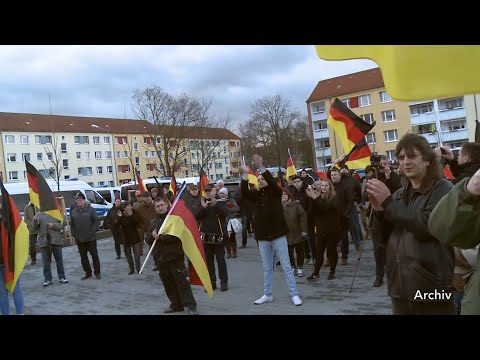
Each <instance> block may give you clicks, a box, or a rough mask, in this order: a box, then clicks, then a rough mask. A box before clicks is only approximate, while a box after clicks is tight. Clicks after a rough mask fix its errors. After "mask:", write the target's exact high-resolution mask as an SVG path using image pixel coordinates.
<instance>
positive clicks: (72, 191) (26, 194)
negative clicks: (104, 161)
mask: <svg viewBox="0 0 480 360" xmlns="http://www.w3.org/2000/svg"><path fill="white" fill-rule="evenodd" d="M46 181H47V184H48V185H49V186H50V189H51V190H52V191H53V193H54V194H55V196H57V197H60V196H63V199H64V200H65V207H66V210H67V216H68V217H70V207H71V206H72V205H73V204H74V203H75V195H76V194H77V193H79V192H81V193H82V194H83V195H85V198H86V199H87V201H88V202H90V205H91V206H92V208H94V209H95V210H96V212H97V214H98V217H99V218H100V220H103V218H104V217H105V215H106V214H107V212H108V210H109V209H111V208H112V206H113V205H112V204H111V203H109V202H107V201H106V200H105V199H104V198H103V197H102V195H100V194H99V193H98V192H97V191H96V190H95V189H94V188H92V187H91V186H90V185H88V184H87V183H86V182H84V181H74V180H60V184H59V185H60V191H58V185H57V182H56V181H55V180H51V179H49V180H46ZM4 186H5V189H6V190H7V191H8V193H9V194H10V196H11V198H12V200H13V201H14V203H15V205H16V206H17V209H18V211H19V212H20V214H21V215H22V216H23V210H24V209H25V206H27V204H28V202H29V201H30V190H29V187H28V182H23V183H5V184H4ZM101 222H102V221H101Z"/></svg>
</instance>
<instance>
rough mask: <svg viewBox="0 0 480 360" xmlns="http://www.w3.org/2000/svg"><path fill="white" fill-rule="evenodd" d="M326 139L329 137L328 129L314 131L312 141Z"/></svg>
mask: <svg viewBox="0 0 480 360" xmlns="http://www.w3.org/2000/svg"><path fill="white" fill-rule="evenodd" d="M328 137H329V134H328V129H322V130H314V131H313V138H314V139H328Z"/></svg>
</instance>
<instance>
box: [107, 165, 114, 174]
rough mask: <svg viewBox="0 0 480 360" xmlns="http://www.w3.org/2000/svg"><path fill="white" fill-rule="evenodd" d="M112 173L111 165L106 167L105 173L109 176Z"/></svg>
mask: <svg viewBox="0 0 480 360" xmlns="http://www.w3.org/2000/svg"><path fill="white" fill-rule="evenodd" d="M112 172H113V167H112V166H111V165H109V166H107V173H109V174H111V173H112Z"/></svg>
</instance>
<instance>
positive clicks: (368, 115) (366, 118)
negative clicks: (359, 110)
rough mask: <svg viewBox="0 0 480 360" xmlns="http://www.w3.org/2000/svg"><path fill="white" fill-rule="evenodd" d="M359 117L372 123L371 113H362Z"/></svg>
mask: <svg viewBox="0 0 480 360" xmlns="http://www.w3.org/2000/svg"><path fill="white" fill-rule="evenodd" d="M360 117H361V118H362V119H363V121H365V122H367V123H369V124H372V123H373V114H371V113H370V114H363V115H360Z"/></svg>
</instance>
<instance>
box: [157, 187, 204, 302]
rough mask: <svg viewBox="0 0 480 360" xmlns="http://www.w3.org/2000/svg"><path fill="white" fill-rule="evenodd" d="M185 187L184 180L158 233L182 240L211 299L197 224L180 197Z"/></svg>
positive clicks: (184, 249) (184, 248) (186, 252)
mask: <svg viewBox="0 0 480 360" xmlns="http://www.w3.org/2000/svg"><path fill="white" fill-rule="evenodd" d="M185 187H186V184H185V182H184V183H183V185H182V187H181V189H180V191H179V192H178V194H179V196H177V198H176V199H175V201H174V202H173V205H172V208H171V209H170V212H169V213H168V215H167V217H166V218H165V221H164V222H163V224H162V226H161V228H160V231H159V232H158V233H159V234H162V235H172V236H176V237H178V238H179V239H180V240H181V241H182V246H183V251H184V252H185V255H187V257H188V259H189V260H190V263H191V264H192V265H193V268H194V269H195V273H196V275H198V278H199V279H200V281H201V282H202V284H203V286H204V287H205V290H207V294H208V297H209V298H210V299H211V298H212V296H213V288H212V282H211V281H210V275H209V273H208V268H207V261H206V259H205V252H204V250H203V245H202V243H201V241H200V232H199V231H198V224H197V221H196V220H195V217H194V216H193V214H192V212H191V211H190V210H189V209H188V208H187V207H186V206H185V202H184V201H183V200H182V199H180V196H181V195H182V192H183V191H184V190H185ZM193 285H195V284H193Z"/></svg>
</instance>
